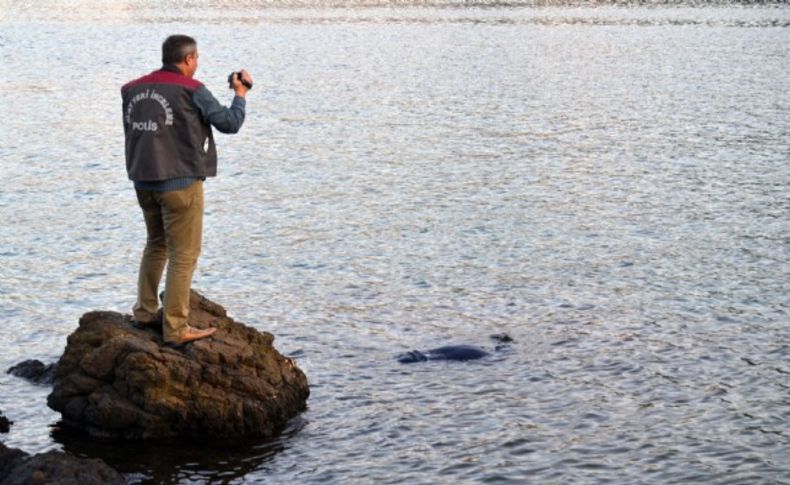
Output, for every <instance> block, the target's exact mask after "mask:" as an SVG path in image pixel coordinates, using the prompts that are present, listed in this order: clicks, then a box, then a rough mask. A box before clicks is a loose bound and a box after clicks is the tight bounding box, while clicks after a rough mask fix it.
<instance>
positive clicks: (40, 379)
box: [7, 359, 55, 384]
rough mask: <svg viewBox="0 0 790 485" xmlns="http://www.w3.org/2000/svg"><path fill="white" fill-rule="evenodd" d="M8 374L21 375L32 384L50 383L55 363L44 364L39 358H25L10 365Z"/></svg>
mask: <svg viewBox="0 0 790 485" xmlns="http://www.w3.org/2000/svg"><path fill="white" fill-rule="evenodd" d="M7 373H8V374H11V375H13V376H17V377H21V378H22V379H25V380H28V381H30V382H33V383H34V384H52V378H53V376H54V375H55V364H49V365H47V364H44V363H43V362H41V361H40V360H34V359H30V360H26V361H24V362H20V363H18V364H17V365H15V366H13V367H11V368H10V369H8V371H7Z"/></svg>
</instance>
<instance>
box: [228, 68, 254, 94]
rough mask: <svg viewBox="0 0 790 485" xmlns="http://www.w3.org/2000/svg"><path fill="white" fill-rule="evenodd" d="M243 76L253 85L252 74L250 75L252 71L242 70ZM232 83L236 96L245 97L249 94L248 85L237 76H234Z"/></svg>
mask: <svg viewBox="0 0 790 485" xmlns="http://www.w3.org/2000/svg"><path fill="white" fill-rule="evenodd" d="M241 77H242V79H244V80H245V81H247V83H249V84H250V85H252V76H250V73H249V72H247V70H246V69H242V70H241ZM230 85H231V87H233V91H234V92H235V93H236V96H241V97H242V98H243V97H245V96H246V95H247V91H249V89H248V88H247V86H245V85H244V84H243V83H242V82H241V81H240V80H239V78H238V77H237V76H233V79H231V83H230Z"/></svg>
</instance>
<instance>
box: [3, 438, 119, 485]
mask: <svg viewBox="0 0 790 485" xmlns="http://www.w3.org/2000/svg"><path fill="white" fill-rule="evenodd" d="M34 483H41V484H44V483H57V484H60V485H94V484H96V485H99V484H110V485H112V484H123V483H126V482H125V481H124V479H123V478H122V477H121V475H119V474H118V472H116V471H115V470H113V469H112V468H110V467H109V466H108V465H107V464H106V463H104V462H103V461H101V460H97V459H86V458H77V457H75V456H72V455H69V454H68V453H64V452H62V451H48V452H46V453H40V454H38V455H33V456H31V455H28V454H27V453H25V452H24V451H21V450H17V449H14V448H8V447H6V446H5V445H4V444H2V443H0V485H22V484H34Z"/></svg>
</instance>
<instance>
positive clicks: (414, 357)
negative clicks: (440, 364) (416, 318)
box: [398, 333, 513, 364]
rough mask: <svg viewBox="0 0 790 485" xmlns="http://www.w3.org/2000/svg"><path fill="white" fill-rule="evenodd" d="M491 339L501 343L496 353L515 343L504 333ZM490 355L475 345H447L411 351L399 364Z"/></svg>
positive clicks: (477, 357) (401, 356) (475, 358)
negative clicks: (423, 350)
mask: <svg viewBox="0 0 790 485" xmlns="http://www.w3.org/2000/svg"><path fill="white" fill-rule="evenodd" d="M491 339H493V340H496V341H497V342H500V345H497V346H496V347H495V348H494V350H495V351H498V350H502V349H505V348H507V347H508V345H507V344H509V343H510V342H513V339H512V338H511V337H510V336H509V335H507V334H504V333H502V334H496V335H491ZM489 355H491V353H490V352H488V351H486V350H485V349H483V348H481V347H477V346H475V345H446V346H443V347H437V348H435V349H430V350H426V351H425V352H421V351H419V350H411V351H409V352H406V353H403V354H400V355H399V356H398V362H400V363H401V364H413V363H415V362H425V361H428V360H457V361H466V360H477V359H482V358H483V357H488V356H489Z"/></svg>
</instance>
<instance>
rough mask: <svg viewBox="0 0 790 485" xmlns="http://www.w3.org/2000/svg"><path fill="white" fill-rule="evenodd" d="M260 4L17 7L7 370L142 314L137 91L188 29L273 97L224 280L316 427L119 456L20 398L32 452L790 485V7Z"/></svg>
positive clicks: (232, 192)
mask: <svg viewBox="0 0 790 485" xmlns="http://www.w3.org/2000/svg"><path fill="white" fill-rule="evenodd" d="M239 3H242V2H177V3H176V2H71V3H69V6H68V8H64V7H63V6H62V5H61V4H60V3H58V2H47V1H44V2H36V3H35V4H32V5H21V4H19V3H17V2H8V1H2V2H0V12H2V13H0V23H2V28H1V29H0V106H2V107H3V108H2V110H3V111H2V112H3V114H4V115H5V116H3V122H2V126H0V164H2V169H3V170H2V172H3V184H1V185H0V218H2V221H3V224H2V225H0V241H2V245H1V246H0V315H2V316H3V325H2V326H0V339H1V340H0V342H1V343H2V345H3V347H4V348H5V349H6V350H5V352H3V353H2V354H0V368H3V369H5V368H8V367H10V366H11V365H13V364H15V363H17V362H19V361H21V360H23V359H25V358H29V357H34V358H39V359H41V360H44V361H52V360H55V359H56V358H57V357H58V356H59V355H60V353H61V351H62V349H63V346H64V344H65V339H66V337H67V336H68V334H69V333H70V332H71V331H72V330H73V329H74V327H75V325H76V322H77V319H78V318H79V316H80V315H81V314H82V313H84V312H86V311H89V310H93V309H113V310H124V311H127V310H128V309H129V307H130V305H131V303H132V301H133V293H134V278H135V274H136V267H137V263H138V257H139V252H140V251H141V249H142V245H143V242H144V241H143V240H144V228H143V224H142V220H141V217H140V214H139V208H138V207H137V206H136V201H135V198H134V196H133V193H132V191H131V188H130V184H129V182H128V181H127V180H125V172H124V163H123V140H122V131H121V124H120V103H119V100H120V97H119V91H118V90H119V86H120V85H121V84H123V82H125V81H127V80H128V79H131V78H133V77H136V76H138V75H139V74H141V73H144V72H147V71H150V70H151V69H154V68H155V67H157V62H156V60H157V59H158V58H159V52H158V49H159V42H160V41H161V39H163V38H164V37H165V36H166V35H167V34H169V33H172V32H175V31H179V32H186V33H190V34H192V35H194V36H196V37H197V39H198V41H199V43H200V46H201V62H202V64H201V67H200V71H199V72H198V77H199V78H200V79H201V80H202V81H204V82H205V83H206V84H207V86H208V87H209V88H210V89H211V90H212V91H213V92H214V93H216V94H217V95H218V96H220V97H222V98H223V99H227V100H228V101H229V99H230V97H229V92H228V91H227V88H226V84H225V79H226V77H227V73H228V72H230V71H231V70H233V69H237V68H239V67H240V66H246V67H247V68H248V69H249V70H250V71H251V72H252V74H253V75H254V76H255V81H256V82H255V85H256V87H255V90H254V91H253V92H252V93H251V95H250V101H249V117H248V120H247V122H246V125H245V127H244V129H243V130H242V132H241V133H240V134H239V135H237V136H234V137H225V136H222V137H220V138H219V139H218V150H219V154H220V175H219V177H217V178H216V179H213V180H210V181H209V182H207V184H206V201H207V203H206V207H207V215H206V221H205V225H206V228H205V237H204V251H203V255H202V256H201V260H200V264H199V268H198V272H197V275H196V281H195V286H196V287H197V288H199V289H200V290H201V291H203V292H204V293H205V294H207V295H208V296H209V297H211V298H212V299H214V300H216V301H218V302H220V303H222V304H223V305H225V306H226V307H227V308H228V309H229V311H230V312H231V313H232V314H233V316H234V318H238V319H239V320H241V321H244V322H247V323H250V324H252V325H254V326H256V327H258V328H261V329H266V330H268V331H271V332H272V333H274V334H275V335H276V336H277V341H276V342H275V344H276V345H277V346H278V348H279V349H281V350H282V351H283V352H284V353H286V354H289V355H292V356H294V357H295V358H296V359H297V361H298V362H299V365H300V367H302V368H303V369H304V370H305V372H306V373H307V375H308V377H309V379H310V382H311V397H310V401H309V402H308V405H309V409H308V410H307V412H305V413H304V414H303V415H302V416H301V417H300V418H299V419H298V420H296V421H295V422H294V423H292V427H291V428H290V429H289V431H288V432H287V433H285V434H284V435H283V436H282V437H280V438H278V439H277V440H273V441H270V442H265V443H253V444H246V443H245V444H241V443H237V444H217V443H192V444H189V445H184V446H180V447H176V446H175V445H173V444H164V445H160V446H153V445H151V446H150V448H149V445H145V446H142V445H139V446H138V445H128V446H127V445H118V444H113V445H111V444H97V443H95V442H91V441H85V440H80V439H76V438H74V437H65V436H61V435H59V434H56V438H53V437H52V436H51V431H52V428H51V426H53V425H55V424H56V423H57V419H58V416H57V415H56V414H55V413H53V412H51V411H50V410H48V408H46V406H45V402H46V395H47V393H48V390H47V389H46V388H43V387H36V386H32V385H29V384H27V383H25V382H22V381H20V380H19V379H16V378H13V377H11V376H8V375H6V374H2V375H0V388H1V389H2V392H0V409H2V410H3V411H4V412H5V414H6V415H7V416H9V418H10V419H12V420H13V421H15V425H14V427H12V432H11V433H10V434H9V435H8V436H7V437H4V438H3V439H4V440H5V441H6V442H7V443H8V444H9V445H11V446H18V447H21V448H23V449H25V450H26V451H29V452H39V451H43V450H47V449H50V448H61V447H63V448H66V449H68V450H70V451H72V452H74V453H77V454H81V455H85V456H101V457H103V458H105V459H107V460H108V462H110V463H112V464H113V465H114V466H116V467H118V468H119V469H120V470H121V471H123V472H124V473H126V474H127V477H128V478H129V479H130V481H132V482H140V481H146V480H148V481H158V482H168V481H170V482H176V481H180V482H190V481H191V482H198V483H199V482H207V481H212V480H213V481H224V482H231V483H243V482H250V483H254V482H258V481H261V480H271V481H273V482H278V483H279V482H284V483H286V482H287V483H291V482H299V483H302V482H319V481H327V480H328V481H335V482H355V481H358V482H364V483H368V482H376V483H387V482H404V481H409V480H411V481H415V482H418V483H423V482H434V481H438V482H441V481H451V480H453V481H457V480H461V481H514V482H523V481H527V480H532V481H541V482H547V481H548V482H551V481H556V482H567V481H581V482H588V481H603V480H610V481H617V482H640V481H655V482H690V481H702V480H706V481H709V480H713V481H725V480H733V481H738V482H781V481H782V480H785V481H788V480H790V476H788V473H787V470H788V469H790V458H788V457H790V452H789V451H790V450H788V434H790V430H788V426H787V422H788V418H789V417H790V409H789V408H788V400H787V395H788V394H787V393H788V388H789V387H790V380H789V376H790V367H788V365H787V361H788V356H789V354H790V348H789V344H788V342H790V339H788V328H787V325H786V322H787V319H788V316H787V313H788V310H789V309H790V300H789V299H788V296H787V281H788V279H789V277H790V237H788V234H790V217H789V216H790V199H789V198H788V196H787V194H788V193H790V192H789V190H788V189H789V188H790V168H789V167H790V166H789V165H788V163H787V161H788V154H790V121H789V120H790V118H789V117H788V116H787V113H788V108H789V107H790V81H788V79H790V77H788V76H787V68H786V66H787V61H788V45H790V42H788V41H790V31H788V29H787V26H788V22H790V9H788V8H787V7H783V6H771V7H752V6H728V7H704V8H690V7H689V5H685V6H680V7H675V6H672V7H650V8H647V7H615V6H607V7H600V8H578V7H576V6H572V5H571V4H568V3H565V4H563V5H562V6H554V7H549V8H542V7H541V8H503V7H500V6H491V5H489V7H488V8H422V7H414V6H412V7H403V6H402V4H400V3H398V4H387V6H386V7H382V6H381V5H382V4H376V5H375V6H373V7H365V8H361V7H360V8H323V7H322V6H319V7H321V8H319V7H316V5H318V4H315V3H311V4H309V5H307V6H306V7H299V8H292V7H293V6H294V5H297V4H293V3H289V4H288V6H285V7H284V6H282V5H280V6H278V7H276V8H273V7H272V6H271V4H269V3H265V4H264V3H261V2H245V3H243V4H242V5H239ZM392 5H395V6H394V7H393V6H392ZM411 5H414V4H413V3H412V4H411ZM499 332H507V333H509V334H510V335H512V336H513V337H514V338H515V340H516V343H515V344H514V345H513V347H512V352H510V353H509V354H507V355H497V356H495V357H494V358H491V359H484V360H481V361H474V362H466V363H447V362H432V363H427V364H424V365H423V364H415V365H410V366H402V365H399V364H398V363H397V362H396V361H395V359H394V358H395V356H396V355H397V354H399V353H401V352H403V351H406V350H412V349H426V348H432V347H437V346H440V345H444V344H449V343H466V344H474V345H481V346H486V345H490V342H489V341H488V338H487V336H488V335H490V334H493V333H499Z"/></svg>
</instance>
